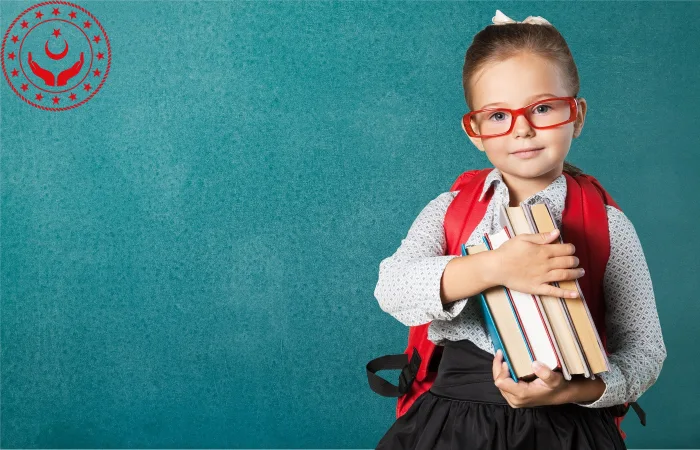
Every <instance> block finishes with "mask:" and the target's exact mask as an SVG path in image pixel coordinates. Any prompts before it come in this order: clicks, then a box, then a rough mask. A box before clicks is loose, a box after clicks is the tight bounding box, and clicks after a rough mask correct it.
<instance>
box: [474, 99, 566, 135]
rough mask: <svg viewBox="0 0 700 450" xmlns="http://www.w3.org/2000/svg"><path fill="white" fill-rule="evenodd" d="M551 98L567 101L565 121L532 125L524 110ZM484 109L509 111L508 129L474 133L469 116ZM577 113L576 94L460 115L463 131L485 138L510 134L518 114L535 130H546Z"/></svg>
mask: <svg viewBox="0 0 700 450" xmlns="http://www.w3.org/2000/svg"><path fill="white" fill-rule="evenodd" d="M552 100H567V101H568V102H569V107H570V113H569V119H568V120H567V121H565V122H562V123H558V124H555V125H547V126H545V127H538V126H535V125H533V123H532V122H530V118H529V117H528V116H527V114H525V110H526V109H528V108H530V107H532V106H533V105H536V104H538V103H543V102H547V101H552ZM485 111H509V112H510V114H511V120H510V128H508V131H505V132H503V133H500V134H488V135H483V134H482V135H478V134H476V133H474V130H473V129H472V127H471V118H472V116H473V115H474V114H476V113H480V112H485ZM577 113H578V98H577V97H576V96H573V97H550V98H545V99H542V100H537V101H535V102H532V103H530V104H529V105H527V106H523V107H522V108H518V109H510V108H484V109H479V110H476V111H471V112H468V113H466V114H465V115H464V116H462V128H463V129H464V131H465V132H466V133H467V134H468V135H469V136H471V137H473V138H487V137H497V136H505V135H507V134H510V133H511V131H513V128H514V127H515V122H516V120H518V117H519V116H523V117H525V120H527V123H529V124H530V126H531V127H532V128H535V129H537V130H546V129H549V128H556V127H560V126H562V125H565V124H567V123H571V122H573V121H574V120H576V116H577Z"/></svg>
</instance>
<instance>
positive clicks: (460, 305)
mask: <svg viewBox="0 0 700 450" xmlns="http://www.w3.org/2000/svg"><path fill="white" fill-rule="evenodd" d="M456 194H457V192H456V191H450V192H445V193H442V194H440V195H439V196H438V197H437V198H435V199H433V200H431V201H430V203H428V205H427V206H426V207H425V208H423V210H422V211H421V212H420V214H418V217H417V218H416V219H415V221H414V222H413V225H411V228H410V229H409V230H408V235H407V236H406V238H405V239H403V240H402V241H401V245H400V246H399V248H398V249H397V250H396V252H395V253H394V254H393V255H391V256H389V257H388V258H386V259H384V260H382V261H381V263H380V264H379V280H378V281H377V286H376V288H375V290H374V296H375V298H376V299H377V301H378V302H379V306H380V308H381V309H382V311H384V312H387V313H389V314H390V315H391V316H393V317H394V318H396V319H397V320H398V321H399V322H401V323H402V324H404V325H406V326H417V325H423V324H425V323H428V322H431V321H433V320H452V319H454V318H455V317H456V316H457V315H458V314H459V313H460V312H461V311H462V309H464V306H465V305H466V302H467V300H468V297H467V298H463V299H460V300H457V301H454V302H452V303H449V304H447V305H443V303H442V301H441V299H440V285H441V281H442V274H443V272H444V270H445V266H446V265H447V263H448V262H450V260H452V259H453V258H457V257H458V256H456V255H445V250H446V240H445V230H444V227H443V220H444V218H445V212H446V211H447V207H448V206H449V205H450V203H451V202H452V200H453V198H454V195H456Z"/></svg>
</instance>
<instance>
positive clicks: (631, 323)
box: [577, 206, 666, 408]
mask: <svg viewBox="0 0 700 450" xmlns="http://www.w3.org/2000/svg"><path fill="white" fill-rule="evenodd" d="M607 212H608V226H609V229H610V259H609V260H608V264H607V266H606V269H605V276H604V292H605V306H606V312H605V327H606V332H607V343H608V351H609V352H610V355H609V356H608V359H609V362H610V371H608V372H603V373H601V374H599V375H598V376H600V378H601V379H602V380H603V381H604V382H605V392H604V393H603V395H602V396H601V397H600V398H599V399H598V400H596V401H595V402H588V403H577V404H578V405H581V406H585V407H587V408H604V407H607V406H612V405H620V404H623V403H625V402H633V401H636V400H637V399H638V398H639V397H640V396H641V395H642V394H643V393H644V392H645V391H646V390H647V389H649V388H650V387H651V386H652V385H653V384H654V383H655V382H656V379H657V378H658V377H659V373H660V372H661V367H662V365H663V362H664V360H665V359H666V346H665V345H664V340H663V336H662V334H661V325H660V323H659V315H658V312H657V310H656V302H655V299H654V289H653V287H652V283H651V277H650V275H649V268H648V266H647V262H646V259H645V257H644V252H643V250H642V246H641V243H640V242H639V237H638V236H637V232H636V231H635V228H634V226H633V225H632V222H630V220H629V219H628V218H627V216H626V215H625V214H624V213H623V212H622V211H620V210H619V209H617V208H615V207H612V206H607Z"/></svg>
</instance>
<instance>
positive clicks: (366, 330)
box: [0, 0, 700, 448]
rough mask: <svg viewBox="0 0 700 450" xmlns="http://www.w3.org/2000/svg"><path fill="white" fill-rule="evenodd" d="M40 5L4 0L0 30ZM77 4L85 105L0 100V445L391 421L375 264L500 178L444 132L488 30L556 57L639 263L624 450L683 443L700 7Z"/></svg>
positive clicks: (595, 169) (362, 435) (310, 439)
mask: <svg viewBox="0 0 700 450" xmlns="http://www.w3.org/2000/svg"><path fill="white" fill-rule="evenodd" d="M34 4H36V3H30V2H26V1H5V0H3V1H2V2H1V3H0V25H1V27H0V28H1V30H2V33H3V35H4V33H5V31H6V30H7V28H8V27H9V25H10V24H11V22H12V21H13V20H14V19H15V18H16V17H17V16H18V15H19V14H20V13H22V11H24V10H25V9H26V8H28V7H30V6H32V5H34ZM80 5H81V6H83V7H85V8H87V9H88V10H90V12H92V14H94V15H95V16H96V17H97V18H98V19H99V20H100V22H101V23H102V25H103V27H104V28H105V30H106V32H107V33H108V35H109V39H110V42H111V46H112V61H111V70H110V73H109V76H108V78H107V80H106V82H105V84H104V86H103V87H102V89H101V90H100V92H98V93H97V95H95V97H94V98H92V99H91V100H90V101H89V102H87V103H86V104H84V105H82V106H80V107H78V108H75V109H72V110H69V111H61V112H49V111H42V110H40V109H38V108H35V107H32V106H31V105H28V104H27V103H25V102H23V101H22V100H20V99H19V97H18V96H17V95H15V93H14V92H13V91H12V90H11V89H10V88H9V84H8V83H7V81H6V80H5V79H2V80H0V81H1V82H2V83H0V84H2V86H0V95H1V103H0V106H1V109H0V133H1V134H0V139H1V141H0V144H1V148H0V150H1V152H0V193H1V198H0V200H1V203H0V219H1V220H0V243H1V252H0V257H1V259H0V273H1V278H0V281H1V290H0V293H1V302H0V306H1V310H0V318H1V320H0V325H1V333H0V349H1V351H2V355H1V359H0V363H1V364H0V376H1V379H0V385H1V391H0V393H1V397H0V400H1V402H0V403H1V407H0V413H1V417H0V433H1V436H0V446H2V447H20V448H31V447H42V448H50V447H88V448H111V447H121V448H129V447H132V448H133V447H139V448H147V447H161V448H162V447H170V448H185V447H197V448H222V447H227V448H235V447H243V448H273V447H276V448H373V447H374V445H375V444H376V443H377V441H378V440H379V438H380V437H381V436H382V435H383V434H384V432H385V431H386V430H387V429H388V427H389V426H390V425H391V423H392V421H393V419H394V417H395V416H394V414H395V405H396V403H395V400H394V399H390V398H384V397H380V396H378V395H377V394H375V393H373V392H372V391H371V390H370V389H369V386H368V384H367V379H366V375H365V369H364V365H365V364H366V362H367V361H369V360H370V359H372V358H375V357H378V356H380V355H384V354H389V353H400V352H402V351H403V350H404V347H405V342H406V335H407V329H406V328H405V327H404V326H402V325H401V324H400V323H398V322H397V321H396V320H394V319H392V318H391V317H390V316H389V315H387V314H386V313H384V312H382V311H381V310H380V309H379V307H378V305H377V303H376V300H375V299H374V297H373V290H374V287H375V283H376V281H377V274H378V265H379V262H380V261H381V260H382V259H383V258H385V257H387V256H388V255H390V254H391V253H393V252H394V250H395V249H396V248H397V247H398V245H399V244H400V242H401V239H402V238H403V237H404V236H405V234H406V232H407V231H408V228H409V226H410V224H411V223H412V221H413V220H414V219H415V217H416V215H417V214H418V212H419V211H420V210H421V209H422V208H423V207H424V206H425V205H426V204H427V203H428V202H429V201H430V200H431V199H433V198H435V197H436V196H437V195H439V194H440V193H441V192H444V191H447V190H448V189H449V187H450V185H451V184H452V182H453V181H454V179H455V178H456V177H457V175H459V174H460V173H462V172H463V171H465V170H469V169H473V168H480V167H490V163H489V162H488V160H487V159H486V157H485V155H484V154H483V153H481V152H479V151H478V150H477V149H476V148H475V147H473V146H472V145H471V143H470V142H469V140H468V138H467V136H466V135H465V134H464V133H463V132H462V130H461V128H460V125H459V121H460V118H461V116H462V114H464V113H465V112H467V109H466V105H465V102H464V99H463V91H462V86H461V70H462V64H463V60H464V54H465V52H466V49H467V47H468V45H469V44H470V42H471V39H472V37H473V35H474V34H475V33H476V32H477V31H478V30H480V29H481V28H483V27H484V26H486V25H487V24H489V23H490V21H491V17H492V16H493V15H494V13H495V10H496V8H499V9H501V10H502V11H503V12H504V13H505V14H507V15H508V16H510V17H512V18H514V19H515V20H523V19H524V18H525V17H527V16H528V15H541V16H543V17H545V18H546V19H548V20H549V21H550V22H552V23H553V24H554V25H555V26H557V27H558V29H559V30H560V31H561V32H562V34H563V35H564V37H565V38H566V39H567V40H568V42H569V45H570V47H571V50H572V53H573V55H574V58H575V59H576V62H577V64H578V69H579V74H580V77H581V91H580V96H582V97H584V98H586V100H587V101H588V111H587V116H586V123H585V127H584V130H583V133H582V135H581V137H580V138H578V139H575V140H574V141H573V143H572V147H571V151H570V153H569V157H568V158H567V159H568V160H569V161H571V162H572V163H574V164H576V165H577V166H579V167H581V168H582V169H583V170H584V171H586V172H587V173H590V174H592V175H594V176H596V177H597V178H598V180H600V181H601V183H602V184H603V185H604V186H605V187H606V189H607V190H608V191H609V192H610V194H611V195H612V196H613V197H614V199H615V200H616V201H617V202H618V203H619V204H620V206H621V207H622V209H623V210H624V211H625V213H626V214H627V215H628V217H630V219H631V220H632V222H633V223H634V225H635V227H636V230H637V233H638V234H639V237H640V240H641V242H642V245H643V247H644V250H645V253H646V256H647V259H648V263H649V268H650V272H651V275H652V280H653V283H654V288H655V293H656V299H657V305H658V310H659V315H660V319H661V324H662V326H663V330H664V337H665V342H666V346H667V349H668V353H669V356H668V359H667V360H666V363H665V365H664V369H663V371H662V373H661V377H660V379H659V381H658V382H657V384H656V385H655V386H654V387H653V388H652V389H651V390H650V391H648V392H647V393H646V394H645V395H644V396H642V398H641V399H640V404H641V405H642V406H643V407H644V409H645V410H646V412H647V416H648V424H647V427H642V426H641V425H640V424H639V423H638V421H637V418H636V415H634V414H633V413H631V414H630V416H628V418H627V419H625V422H624V429H625V430H626V432H627V433H628V435H629V437H628V440H627V444H628V446H629V447H630V448H655V447H663V448H684V447H698V446H700V429H698V428H697V427H696V426H693V425H692V424H697V423H698V422H700V411H699V408H698V406H697V403H692V402H689V401H688V399H690V398H698V397H700V388H698V384H697V381H694V379H695V376H694V374H695V373H697V371H698V370H699V369H700V366H699V362H698V358H697V357H698V351H697V345H696V342H695V340H694V337H695V336H697V331H696V330H693V329H691V327H692V326H696V323H697V321H698V319H699V318H700V314H699V312H700V307H699V306H698V302H697V298H696V293H697V292H698V290H700V284H699V282H698V278H697V275H696V272H697V270H698V257H697V254H698V249H699V245H698V236H697V235H696V234H697V233H696V232H695V231H694V230H695V229H696V227H697V225H696V224H697V221H698V220H699V219H700V206H698V205H699V204H700V203H698V202H697V200H696V199H695V198H694V197H695V196H696V195H697V193H698V192H700V182H699V181H698V177H697V172H698V165H699V163H700V135H699V134H698V132H697V127H698V118H699V117H698V116H699V114H698V112H697V99H698V98H700V85H699V84H698V82H697V80H698V67H699V65H698V62H699V61H700V47H699V46H698V45H697V43H698V42H700V28H699V27H698V23H700V3H692V2H669V3H659V2H640V3H631V2H610V3H601V2H583V3H575V4H574V3H567V2H540V3H525V2H518V3H499V4H496V3H492V2H474V3H469V2H462V1H446V2H419V1H381V2H363V1H311V0H309V1H201V2H194V1H191V2H190V1H158V0H145V1H84V2H82V3H80ZM48 12H49V10H48V6H47V10H46V11H45V13H48ZM2 56H3V58H5V57H6V55H2ZM694 233H695V234H694ZM383 375H384V376H386V377H388V378H389V379H391V380H392V381H393V382H396V375H397V373H393V372H388V373H385V374H383ZM679 410H680V412H676V411H679Z"/></svg>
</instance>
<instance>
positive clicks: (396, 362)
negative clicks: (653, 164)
mask: <svg viewBox="0 0 700 450" xmlns="http://www.w3.org/2000/svg"><path fill="white" fill-rule="evenodd" d="M491 170H493V169H481V170H470V171H467V172H464V173H462V174H461V175H460V176H459V177H458V178H457V180H456V181H455V182H454V183H453V185H452V187H451V188H450V191H459V193H458V194H457V195H456V196H455V198H454V200H453V201H452V203H451V204H450V206H449V207H448V208H447V212H446V213H445V220H444V228H445V238H446V241H447V253H446V254H448V255H461V254H462V253H461V244H462V243H464V242H467V240H468V239H469V237H470V236H471V234H472V232H473V231H474V229H475V228H476V226H477V225H478V224H479V223H480V222H481V220H482V218H483V217H484V214H485V213H486V209H487V207H488V204H489V201H490V200H491V196H492V195H493V189H489V190H488V191H487V193H486V195H485V196H484V198H483V199H482V200H481V201H479V200H478V199H479V195H480V194H481V191H482V189H483V186H484V181H485V179H486V176H487V175H488V174H489V172H490V171H491ZM564 175H565V177H566V186H567V193H566V202H565V206H564V210H563V212H562V230H561V235H562V239H563V240H564V242H567V243H572V244H574V246H575V247H576V256H577V257H578V258H579V266H580V267H583V268H584V269H585V271H586V275H587V276H586V277H582V278H579V280H578V281H579V284H580V286H581V290H582V291H583V296H584V298H585V299H586V304H587V306H588V309H589V310H590V312H591V316H592V317H593V321H594V323H595V325H596V328H597V329H598V333H599V334H600V339H601V341H602V343H603V347H604V348H605V349H606V353H607V354H609V352H607V341H606V333H605V302H604V299H603V276H604V274H605V268H606V265H607V261H608V257H609V256H610V236H609V232H608V227H607V226H600V224H601V223H606V224H607V220H608V219H607V212H606V209H605V205H611V206H614V207H615V208H617V209H620V207H619V206H618V205H617V203H615V201H614V200H613V199H612V197H610V195H609V194H608V193H607V192H606V191H605V189H604V188H603V187H602V186H601V185H600V183H599V182H598V180H596V179H595V178H593V177H592V176H590V175H586V174H580V175H577V176H575V177H574V176H571V175H569V174H568V173H566V172H564ZM584 211H585V214H584ZM588 249H595V251H594V252H591V253H588V252H587V250H588ZM429 326H430V322H428V323H426V324H423V325H418V326H413V327H409V331H408V346H407V347H406V350H405V351H404V353H400V354H398V355H386V356H382V357H379V358H376V359H374V360H372V361H370V362H369V363H368V364H367V367H366V369H367V377H368V380H369V384H370V387H371V388H372V390H373V391H375V392H377V393H378V394H380V395H383V396H385V397H398V402H397V405H396V417H397V418H399V417H401V416H402V415H403V414H404V413H405V412H406V411H408V409H409V408H410V407H411V405H412V404H413V402H414V401H415V400H416V399H417V398H418V397H419V396H420V395H422V394H423V393H424V392H426V391H428V390H429V389H430V387H431V386H432V384H433V382H434V381H435V378H436V377H437V367H438V365H439V362H440V357H441V356H442V350H443V348H444V347H443V346H436V345H435V344H434V343H433V342H432V341H430V340H428V327H429ZM384 369H401V373H400V375H399V385H398V386H394V385H393V384H391V383H389V382H387V381H386V380H384V379H383V378H381V377H379V376H378V375H376V372H377V371H378V370H384ZM630 406H631V407H632V408H633V409H634V410H635V412H636V413H637V415H638V416H639V418H640V421H641V423H642V425H644V426H646V415H645V413H644V411H643V410H642V409H641V408H640V407H639V405H638V404H637V403H636V402H630V403H625V404H624V405H616V406H614V407H611V408H610V410H611V412H612V414H613V416H614V417H615V423H616V424H617V427H618V430H619V431H620V434H621V435H622V438H623V439H624V438H626V437H627V436H626V434H625V432H624V431H622V428H621V426H620V425H621V423H622V419H623V418H624V416H625V414H626V413H627V411H628V410H629V408H630Z"/></svg>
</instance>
